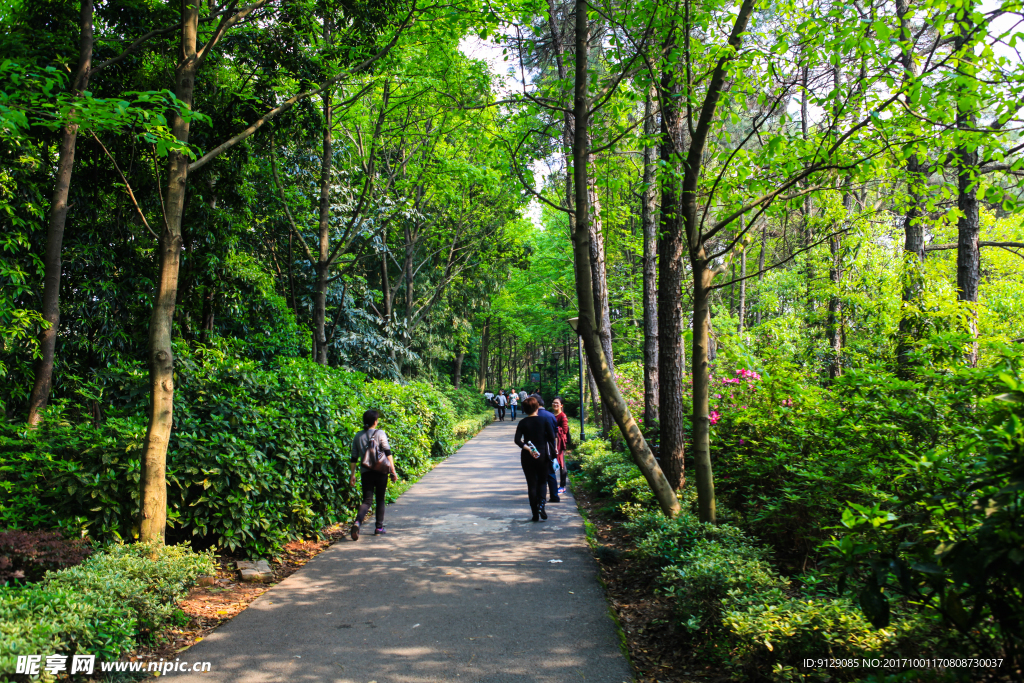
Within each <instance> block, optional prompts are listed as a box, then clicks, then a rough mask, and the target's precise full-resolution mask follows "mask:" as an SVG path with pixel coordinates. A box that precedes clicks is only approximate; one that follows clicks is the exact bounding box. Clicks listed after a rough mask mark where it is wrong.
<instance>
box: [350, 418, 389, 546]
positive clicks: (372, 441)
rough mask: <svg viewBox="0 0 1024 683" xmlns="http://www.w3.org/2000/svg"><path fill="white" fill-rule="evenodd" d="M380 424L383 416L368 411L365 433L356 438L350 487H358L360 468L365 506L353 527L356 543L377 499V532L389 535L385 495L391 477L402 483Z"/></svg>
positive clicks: (363, 505)
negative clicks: (357, 480)
mask: <svg viewBox="0 0 1024 683" xmlns="http://www.w3.org/2000/svg"><path fill="white" fill-rule="evenodd" d="M378 422H380V413H378V412H377V411H376V410H367V411H366V412H365V413H363V431H361V432H358V433H356V436H355V438H354V439H352V458H351V462H350V463H349V468H350V470H351V472H352V476H351V478H350V480H349V484H350V485H351V486H352V487H353V488H355V485H356V468H357V467H358V468H359V471H360V473H361V477H362V485H363V504H362V505H360V506H359V514H357V515H356V521H355V522H354V523H353V524H352V540H353V541H358V540H359V527H360V526H362V524H363V519H365V518H366V513H367V512H368V511H369V509H370V503H371V502H372V501H373V500H374V497H376V502H375V504H376V506H377V507H376V515H377V526H376V528H375V529H374V532H373V533H374V535H375V536H377V535H380V534H385V533H387V531H386V530H385V529H384V496H385V495H386V494H387V492H388V477H389V476H390V477H391V481H394V482H397V481H398V474H397V473H396V472H395V462H394V460H393V459H392V458H391V444H389V443H388V435H387V434H385V433H384V430H383V429H377V423H378Z"/></svg>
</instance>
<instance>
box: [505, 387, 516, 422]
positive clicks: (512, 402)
mask: <svg viewBox="0 0 1024 683" xmlns="http://www.w3.org/2000/svg"><path fill="white" fill-rule="evenodd" d="M518 405H519V394H517V393H516V392H515V391H514V390H513V391H512V393H511V394H509V395H508V411H509V413H511V414H512V421H513V422H515V420H516V407H517V406H518Z"/></svg>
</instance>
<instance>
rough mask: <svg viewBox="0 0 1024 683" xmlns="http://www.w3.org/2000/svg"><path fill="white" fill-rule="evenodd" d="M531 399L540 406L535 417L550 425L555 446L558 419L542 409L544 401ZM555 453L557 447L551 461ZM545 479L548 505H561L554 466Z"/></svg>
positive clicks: (537, 397)
mask: <svg viewBox="0 0 1024 683" xmlns="http://www.w3.org/2000/svg"><path fill="white" fill-rule="evenodd" d="M532 398H534V399H536V401H537V404H538V405H539V406H540V409H539V410H538V411H537V416H538V417H542V418H544V419H545V420H547V422H548V424H550V425H551V431H553V432H554V433H555V439H556V444H557V439H558V418H556V417H555V414H554V413H552V412H551V411H550V410H546V409H545V408H544V399H542V398H541V397H540V396H538V395H534V396H533V397H532ZM557 452H558V450H557V446H556V449H555V452H554V453H552V454H551V459H552V461H555V460H556V454H557ZM547 479H548V491H549V492H550V497H549V498H548V502H549V503H561V502H562V499H561V498H559V497H558V479H556V478H555V466H554V465H552V466H551V469H550V471H549V472H548V477H547Z"/></svg>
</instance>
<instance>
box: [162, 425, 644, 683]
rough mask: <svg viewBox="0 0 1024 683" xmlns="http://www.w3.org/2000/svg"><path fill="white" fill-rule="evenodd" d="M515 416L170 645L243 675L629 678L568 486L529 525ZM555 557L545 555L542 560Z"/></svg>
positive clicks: (225, 675)
mask: <svg viewBox="0 0 1024 683" xmlns="http://www.w3.org/2000/svg"><path fill="white" fill-rule="evenodd" d="M514 432H515V423H513V422H509V421H506V422H498V423H494V424H492V425H491V426H489V427H487V428H486V429H484V430H483V431H482V432H480V434H478V435H477V436H476V437H475V438H473V439H472V440H471V441H469V442H468V443H467V444H466V445H465V446H463V447H462V448H461V449H460V450H459V452H458V453H456V454H455V455H453V456H452V457H450V458H449V459H448V460H446V461H445V462H443V463H441V464H440V465H438V466H437V467H436V468H434V470H433V471H431V472H430V473H428V474H427V475H426V476H424V477H423V479H421V480H420V481H419V482H418V483H417V484H416V485H415V486H413V487H412V488H411V489H410V490H409V491H408V492H406V493H405V494H404V495H403V496H402V497H401V498H400V499H399V501H398V502H397V503H395V504H394V505H392V506H389V507H388V510H387V518H386V523H387V529H388V534H387V535H386V536H381V537H375V536H373V535H372V534H373V532H372V528H373V525H372V519H373V515H372V513H371V514H370V515H369V516H368V521H369V522H370V523H369V524H367V525H364V527H369V533H366V532H364V534H363V536H362V537H361V538H360V540H359V541H358V542H353V541H351V540H348V539H346V540H345V541H342V542H339V543H337V544H335V545H334V546H332V547H331V548H329V549H328V550H326V551H324V552H323V553H321V554H320V555H318V556H317V557H316V558H314V559H313V560H312V561H311V562H310V563H309V564H307V565H306V566H305V567H303V568H302V569H301V570H299V571H298V572H297V573H295V574H293V575H292V576H290V577H288V578H287V579H285V580H284V581H282V582H281V583H280V584H278V585H277V586H275V587H273V588H272V589H270V590H269V591H267V592H266V593H265V594H263V595H262V596H261V597H260V598H259V599H257V600H256V601H255V602H253V603H252V605H250V606H249V608H248V609H247V610H245V611H244V612H242V613H241V614H240V615H238V616H237V617H235V618H234V619H233V620H231V621H230V622H228V623H227V624H225V625H224V626H222V627H221V628H219V629H218V630H217V631H215V632H214V633H213V634H211V635H210V636H209V637H208V638H206V639H205V640H203V641H202V642H200V643H197V644H196V645H195V646H193V647H192V648H190V649H189V650H187V651H186V652H183V653H182V655H181V659H182V660H185V661H188V662H199V661H209V662H211V663H212V671H211V672H209V673H206V674H201V675H200V674H187V675H186V674H170V676H172V677H173V679H174V680H175V681H182V682H185V681H189V682H191V681H207V682H208V681H225V682H227V681H231V682H236V681H237V682H239V683H242V682H244V683H250V682H251V683H256V682H265V681H266V682H269V681H275V682H277V681H282V682H284V681H287V682H289V683H301V682H305V681H310V682H311V681H333V682H337V683H370V682H371V681H376V682H377V683H428V682H430V683H433V682H435V681H458V682H459V683H519V682H523V683H525V682H527V681H536V682H544V683H548V682H550V683H563V682H566V681H580V682H581V683H582V682H584V681H585V682H586V683H623V682H624V681H630V680H632V675H631V673H630V671H629V666H628V665H627V663H626V661H625V659H624V658H623V657H622V655H621V653H620V651H619V646H618V636H617V635H616V633H615V628H614V625H613V623H612V621H611V619H610V618H609V617H608V605H607V603H606V602H605V598H604V593H603V591H602V589H601V587H600V585H599V584H598V581H597V567H596V566H595V564H594V560H593V558H592V556H591V554H590V552H589V550H588V549H587V547H586V541H585V537H584V532H583V521H582V519H581V518H580V516H579V513H578V512H577V511H576V504H575V501H574V500H573V498H572V496H571V495H570V494H564V495H563V496H562V503H560V504H550V505H549V506H548V512H549V519H548V521H547V522H540V523H536V524H535V523H533V522H531V521H530V508H529V504H528V502H527V498H526V483H525V480H524V477H523V473H522V469H521V468H520V466H519V452H518V449H517V448H516V446H515V445H514V444H513V443H512V436H513V434H514ZM552 560H556V561H554V562H553V561H552Z"/></svg>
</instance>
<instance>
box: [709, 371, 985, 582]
mask: <svg viewBox="0 0 1024 683" xmlns="http://www.w3.org/2000/svg"><path fill="white" fill-rule="evenodd" d="M741 373H743V374H734V375H733V376H731V377H730V376H728V375H724V376H722V377H720V378H718V379H717V380H716V383H715V385H714V388H713V390H712V401H713V403H712V407H713V411H712V421H713V423H715V424H714V426H713V428H712V432H713V433H712V444H713V446H712V447H713V457H714V467H715V484H716V490H717V493H718V496H719V499H720V500H721V501H722V502H723V503H725V504H726V505H727V506H728V507H730V508H731V509H733V510H735V511H736V512H737V513H739V514H740V515H741V516H742V521H743V525H744V526H745V527H746V528H747V529H749V530H750V531H751V532H752V533H753V534H754V535H756V536H757V537H758V538H761V539H762V540H765V541H767V542H769V543H771V544H772V545H773V546H775V547H776V548H777V549H779V551H780V552H781V553H782V554H783V555H785V556H787V557H788V558H789V559H790V560H791V561H793V562H794V563H800V564H801V565H802V564H803V563H804V560H805V559H806V558H808V557H810V558H811V559H812V560H814V559H816V558H817V557H819V552H818V548H819V546H820V544H821V543H822V542H823V541H825V540H827V539H828V538H829V535H830V533H831V532H830V531H829V529H830V528H831V527H834V526H836V525H838V524H839V523H840V517H841V514H842V508H843V506H842V504H837V501H839V502H841V501H852V502H855V503H857V504H859V505H865V506H869V507H871V506H874V505H878V504H893V503H894V502H896V501H898V500H900V499H902V498H904V497H906V496H908V495H911V494H912V493H913V492H914V491H917V490H919V489H921V488H927V486H929V484H930V482H928V481H927V480H925V479H922V478H920V477H917V476H909V475H908V476H900V477H897V476H894V474H895V473H897V472H902V466H903V463H904V462H905V460H906V459H911V460H916V459H917V458H918V457H920V454H921V453H924V452H926V451H928V450H930V449H935V448H947V449H956V448H957V447H958V446H959V444H962V443H963V442H964V441H965V440H967V439H969V438H970V435H971V434H972V433H973V432H974V431H975V430H976V429H977V428H978V426H979V425H980V424H981V423H982V422H983V421H984V419H985V411H984V409H981V408H979V407H978V405H977V397H978V396H983V395H984V394H985V393H987V391H988V390H989V388H990V387H991V382H992V380H993V379H994V373H992V371H991V370H988V371H985V370H969V369H963V370H961V371H959V372H958V373H955V374H953V373H933V374H931V375H927V374H925V373H922V376H921V377H920V378H918V379H916V380H913V381H911V380H902V379H899V378H897V377H895V376H894V375H892V374H890V373H888V372H886V371H884V370H882V369H877V368H876V369H870V370H856V369H851V370H849V371H848V372H847V373H846V374H844V375H843V376H842V377H839V378H837V379H836V380H835V381H834V382H833V383H832V384H831V386H829V387H828V388H823V387H821V386H818V385H816V384H814V382H813V381H812V380H813V378H810V377H807V376H805V375H804V374H802V373H801V372H798V371H797V370H795V369H794V368H792V367H790V366H787V365H785V364H780V365H777V366H775V367H772V368H769V369H767V370H765V372H764V373H763V376H761V375H758V374H756V373H750V372H747V371H741Z"/></svg>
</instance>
